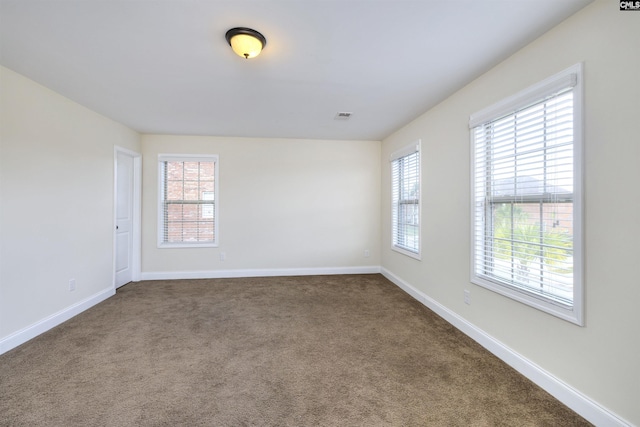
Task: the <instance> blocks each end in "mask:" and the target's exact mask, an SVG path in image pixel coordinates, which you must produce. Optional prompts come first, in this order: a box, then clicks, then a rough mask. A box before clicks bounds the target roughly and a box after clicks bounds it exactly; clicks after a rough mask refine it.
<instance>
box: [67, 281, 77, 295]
mask: <svg viewBox="0 0 640 427" xmlns="http://www.w3.org/2000/svg"><path fill="white" fill-rule="evenodd" d="M75 290H76V279H70V280H69V292H73V291H75Z"/></svg>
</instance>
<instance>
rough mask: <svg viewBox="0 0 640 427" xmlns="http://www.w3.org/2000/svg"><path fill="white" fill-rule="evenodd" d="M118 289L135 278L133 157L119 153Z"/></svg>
mask: <svg viewBox="0 0 640 427" xmlns="http://www.w3.org/2000/svg"><path fill="white" fill-rule="evenodd" d="M115 258H116V266H115V269H116V288H119V287H120V286H122V285H124V284H126V283H129V282H130V281H131V280H132V277H133V275H132V274H133V157H132V156H130V155H127V154H126V153H122V152H118V153H117V161H116V253H115Z"/></svg>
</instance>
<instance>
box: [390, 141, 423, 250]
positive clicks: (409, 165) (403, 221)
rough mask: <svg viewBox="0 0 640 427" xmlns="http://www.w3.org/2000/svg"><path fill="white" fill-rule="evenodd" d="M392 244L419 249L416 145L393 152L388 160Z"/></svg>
mask: <svg viewBox="0 0 640 427" xmlns="http://www.w3.org/2000/svg"><path fill="white" fill-rule="evenodd" d="M391 186H392V227H391V228H392V230H391V232H392V244H393V246H394V247H396V248H399V249H402V250H405V251H409V252H412V253H415V254H419V253H420V151H419V149H418V146H417V145H413V146H411V147H409V148H408V149H404V150H401V152H397V153H396V155H395V156H392V161H391Z"/></svg>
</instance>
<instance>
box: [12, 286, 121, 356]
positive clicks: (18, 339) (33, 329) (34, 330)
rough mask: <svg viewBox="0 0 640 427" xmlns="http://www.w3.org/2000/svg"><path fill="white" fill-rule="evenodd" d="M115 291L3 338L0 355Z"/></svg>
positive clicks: (107, 291)
mask: <svg viewBox="0 0 640 427" xmlns="http://www.w3.org/2000/svg"><path fill="white" fill-rule="evenodd" d="M115 293H116V291H115V290H114V289H113V288H109V289H105V290H104V291H101V292H98V293H97V294H95V295H93V296H90V297H89V298H86V299H84V300H82V301H79V302H77V303H75V304H73V305H71V306H69V307H67V308H64V309H62V310H60V311H58V312H57V313H54V314H52V315H51V316H48V317H46V318H44V319H42V320H40V321H38V322H36V323H34V324H33V325H31V326H27V327H26V328H23V329H21V330H19V331H17V332H14V333H13V334H11V335H9V336H7V337H5V338H3V339H2V340H0V354H3V353H6V352H7V351H9V350H11V349H13V348H15V347H17V346H19V345H21V344H24V343H25V342H27V341H29V340H30V339H32V338H35V337H37V336H38V335H40V334H42V333H44V332H47V331H48V330H50V329H52V328H54V327H56V326H58V325H60V324H61V323H63V322H66V321H67V320H69V319H71V318H72V317H74V316H77V315H78V314H80V313H82V312H83V311H85V310H87V309H89V308H91V307H93V306H94V305H96V304H99V303H101V302H102V301H104V300H106V299H107V298H109V297H111V296H112V295H114V294H115Z"/></svg>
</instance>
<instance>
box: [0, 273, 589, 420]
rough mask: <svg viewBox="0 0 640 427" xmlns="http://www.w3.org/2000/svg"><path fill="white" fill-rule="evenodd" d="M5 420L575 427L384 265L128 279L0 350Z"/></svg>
mask: <svg viewBox="0 0 640 427" xmlns="http://www.w3.org/2000/svg"><path fill="white" fill-rule="evenodd" d="M0 425H2V426H582V425H589V424H588V423H587V422H586V421H585V420H583V419H582V418H581V417H579V416H578V415H576V414H575V413H573V412H572V411H571V410H569V409H568V408H566V407H565V406H563V405H562V404H561V403H559V402H558V401H556V400H555V399H554V398H552V397H551V396H550V395H548V394H547V393H546V392H544V391H543V390H541V389H540V388H539V387H537V386H535V385H534V384H532V383H531V382H530V381H529V380H527V379H526V378H524V377H523V376H521V375H520V374H518V373H517V372H515V371H514V370H513V369H511V368H510V367H508V366H507V365H506V364H504V363H503V362H501V361H500V360H498V359H497V358H495V357H494V356H492V355H491V354H490V353H488V352H487V351H486V350H484V349H483V348H482V347H481V346H479V345H478V344H476V343H475V342H474V341H472V340H471V339H469V338H468V337H466V336H465V335H464V334H462V333H461V332H459V331H457V330H456V329H455V328H453V327H452V326H451V325H449V324H448V323H447V322H445V321H444V320H442V319H441V318H439V317H438V316H437V315H435V314H434V313H432V312H431V311H429V310H428V309H427V308H425V307H424V306H423V305H421V304H420V303H418V302H416V301H415V300H413V299H412V298H411V297H410V296H408V295H406V294H405V293H404V292H403V291H402V290H400V289H398V288H397V287H396V286H395V285H393V284H392V283H390V282H389V281H387V280H386V279H385V278H384V277H382V276H381V275H351V276H311V277H270V278H248V279H215V280H181V281H155V282H139V283H131V284H128V285H126V286H124V287H123V288H120V289H119V290H118V292H117V294H116V295H115V296H114V297H112V298H110V299H108V300H107V301H105V302H103V303H101V304H99V305H97V306H95V307H93V308H91V309H90V310H88V311H86V312H84V313H82V314H81V315H79V316H77V317H75V318H74V319H72V320H70V321H68V322H66V323H64V324H62V325H60V326H59V327H57V328H54V329H53V330H51V331H49V332H47V333H45V334H43V335H41V336H39V337H37V338H35V339H33V340H31V341H29V342H28V343H26V344H24V345H22V346H20V347H18V348H16V349H13V350H11V351H9V352H7V353H5V354H4V355H2V356H0Z"/></svg>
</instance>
